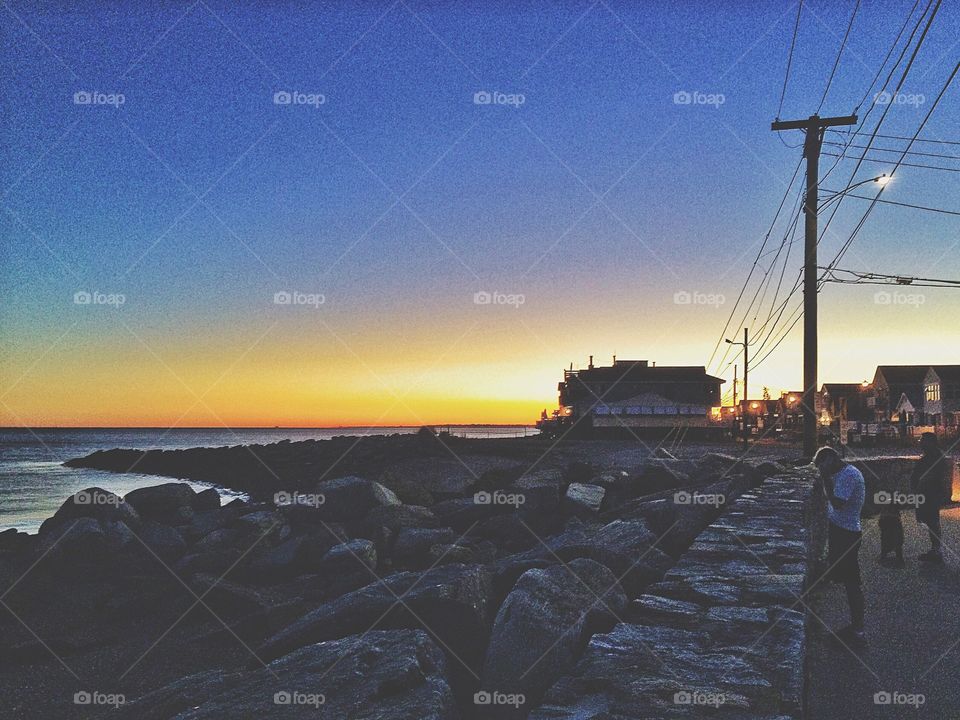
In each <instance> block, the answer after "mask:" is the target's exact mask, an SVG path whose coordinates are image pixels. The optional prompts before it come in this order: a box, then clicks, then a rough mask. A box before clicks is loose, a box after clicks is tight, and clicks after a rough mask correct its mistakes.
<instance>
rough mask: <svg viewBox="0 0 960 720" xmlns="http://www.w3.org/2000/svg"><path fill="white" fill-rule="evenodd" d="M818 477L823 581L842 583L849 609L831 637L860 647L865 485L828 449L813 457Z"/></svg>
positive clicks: (862, 605)
mask: <svg viewBox="0 0 960 720" xmlns="http://www.w3.org/2000/svg"><path fill="white" fill-rule="evenodd" d="M813 464H814V465H815V466H816V468H817V471H818V472H819V473H820V479H819V482H818V485H819V487H820V490H821V492H823V494H824V497H825V498H826V501H827V520H828V523H827V526H828V535H827V543H828V553H827V577H828V579H830V580H833V581H834V582H839V583H842V584H843V586H844V589H845V590H846V592H847V604H848V605H849V607H850V624H849V625H848V626H847V627H845V628H843V629H842V630H839V631H837V632H836V633H834V634H835V635H836V637H837V638H838V639H839V640H841V641H842V642H844V643H846V644H851V645H863V644H864V643H865V642H866V639H865V636H864V632H863V620H864V599H863V585H862V582H861V579H860V559H859V553H860V542H861V540H862V529H861V526H860V512H861V510H863V501H864V496H865V495H866V483H865V482H864V479H863V475H862V474H861V473H860V471H859V470H857V469H856V468H855V467H854V466H853V465H850V464H848V463H846V462H844V461H843V459H842V458H841V457H840V454H839V453H838V452H837V451H836V450H834V449H833V448H831V447H822V448H820V449H819V450H818V451H817V454H816V455H814V457H813Z"/></svg>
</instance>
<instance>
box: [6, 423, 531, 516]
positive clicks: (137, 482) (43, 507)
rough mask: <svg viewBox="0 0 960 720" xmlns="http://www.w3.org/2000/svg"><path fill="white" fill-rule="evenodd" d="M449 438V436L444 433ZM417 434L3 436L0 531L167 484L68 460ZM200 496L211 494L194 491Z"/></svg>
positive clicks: (75, 432) (467, 433)
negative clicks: (86, 493) (96, 497)
mask: <svg viewBox="0 0 960 720" xmlns="http://www.w3.org/2000/svg"><path fill="white" fill-rule="evenodd" d="M437 429H440V430H443V429H445V428H443V427H438V428H437ZM416 431H417V428H415V427H378V428H316V429H281V428H262V429H261V428H254V429H251V428H241V429H237V430H225V429H222V430H216V429H209V428H197V429H183V430H179V429H178V430H168V429H165V428H133V429H131V428H119V429H103V428H80V429H64V430H61V429H52V428H48V429H34V430H23V429H15V428H7V429H2V428H0V530H5V529H7V528H11V527H14V528H17V529H19V530H25V531H27V532H36V530H37V528H38V527H39V526H40V523H41V522H43V521H44V520H45V519H47V518H48V517H50V516H51V515H52V514H53V513H54V512H56V510H57V508H58V507H60V505H61V504H62V503H63V501H64V500H65V499H66V498H67V497H68V496H70V495H72V494H73V493H75V492H77V491H78V490H82V489H83V488H87V487H91V486H97V487H102V488H104V489H106V490H110V491H112V492H115V493H117V494H118V495H123V494H125V493H127V492H129V491H130V490H133V489H134V488H138V487H144V486H147V485H156V484H158V483H160V482H167V479H165V478H160V477H158V476H155V475H142V474H139V473H108V472H102V471H100V470H86V469H73V468H66V467H63V465H62V463H63V462H64V461H65V460H69V459H70V458H75V457H81V456H83V455H88V454H89V453H92V452H93V451H94V450H109V449H111V448H117V447H120V448H135V449H138V450H148V449H155V448H156V449H165V450H173V449H177V448H191V447H221V446H230V445H248V444H252V443H262V444H266V443H272V442H278V441H280V440H287V439H289V440H292V441H296V440H310V439H317V440H327V439H329V438H332V437H334V436H336V435H389V434H392V433H413V432H416ZM450 432H451V433H452V434H455V435H460V436H464V437H518V436H523V435H526V434H535V433H536V432H537V431H536V430H535V429H533V428H528V427H524V426H510V427H506V426H490V427H486V426H479V425H478V426H455V427H451V428H450ZM191 484H192V485H193V486H194V487H195V488H197V489H203V488H206V487H210V486H209V485H207V484H205V483H191ZM217 489H218V490H219V491H220V494H221V497H223V498H224V499H229V498H234V497H243V494H242V493H238V492H234V491H231V490H229V489H226V488H217Z"/></svg>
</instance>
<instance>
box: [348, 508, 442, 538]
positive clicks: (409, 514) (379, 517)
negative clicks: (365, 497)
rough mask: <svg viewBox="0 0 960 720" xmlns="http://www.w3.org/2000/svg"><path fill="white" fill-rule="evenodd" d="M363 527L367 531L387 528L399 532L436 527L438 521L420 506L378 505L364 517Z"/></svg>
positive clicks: (426, 509)
mask: <svg viewBox="0 0 960 720" xmlns="http://www.w3.org/2000/svg"><path fill="white" fill-rule="evenodd" d="M363 525H364V528H366V529H370V528H377V527H386V528H389V529H390V530H393V531H394V532H397V531H398V530H402V529H404V528H430V527H436V525H437V519H436V517H435V516H434V514H433V512H432V511H431V510H430V509H429V508H425V507H421V506H419V505H378V506H376V507H374V508H373V509H372V510H370V512H368V513H367V514H366V515H365V516H364V518H363Z"/></svg>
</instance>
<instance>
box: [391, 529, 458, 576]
mask: <svg viewBox="0 0 960 720" xmlns="http://www.w3.org/2000/svg"><path fill="white" fill-rule="evenodd" d="M456 538H457V536H456V533H454V532H453V530H451V529H450V528H408V529H406V530H401V531H400V532H399V533H397V538H396V540H395V541H394V543H393V554H392V557H393V561H394V563H396V564H397V565H398V566H402V567H410V568H418V567H427V566H428V565H429V564H430V561H429V558H428V554H429V552H430V548H431V547H433V546H434V545H439V544H443V543H452V542H453V541H454V540H456Z"/></svg>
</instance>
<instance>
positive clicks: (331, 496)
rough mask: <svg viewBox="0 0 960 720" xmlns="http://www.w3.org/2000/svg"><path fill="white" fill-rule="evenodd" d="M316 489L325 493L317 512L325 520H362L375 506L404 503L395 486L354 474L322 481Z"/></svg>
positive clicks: (322, 493) (317, 506)
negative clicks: (387, 486) (385, 485)
mask: <svg viewBox="0 0 960 720" xmlns="http://www.w3.org/2000/svg"><path fill="white" fill-rule="evenodd" d="M317 493H319V494H321V495H322V496H323V502H321V503H318V504H317V505H316V508H315V513H316V514H317V515H318V516H319V517H321V518H323V519H324V520H335V521H342V522H346V523H352V522H358V521H360V520H363V518H364V516H366V515H367V513H369V512H370V511H371V510H373V509H374V508H376V507H382V506H385V505H400V504H401V503H400V498H398V497H397V496H396V494H394V492H393V491H392V490H388V489H387V488H385V487H384V486H383V485H381V484H380V483H378V482H374V481H373V480H365V479H363V478H359V477H354V476H350V477H343V478H337V479H336V480H326V481H324V482H321V483H320V484H319V485H318V486H317Z"/></svg>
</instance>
